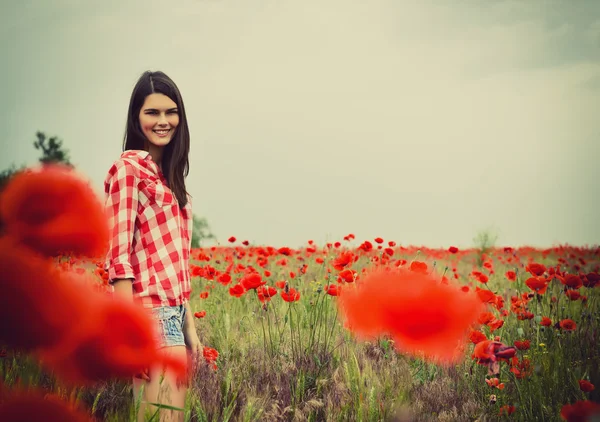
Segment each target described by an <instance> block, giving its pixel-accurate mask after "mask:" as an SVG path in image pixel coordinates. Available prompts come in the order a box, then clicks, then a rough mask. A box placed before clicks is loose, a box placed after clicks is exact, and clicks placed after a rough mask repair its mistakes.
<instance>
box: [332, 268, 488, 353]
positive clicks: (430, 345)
mask: <svg viewBox="0 0 600 422" xmlns="http://www.w3.org/2000/svg"><path fill="white" fill-rule="evenodd" d="M338 303H339V306H340V309H341V311H342V313H343V314H344V315H345V318H346V327H347V328H348V329H350V330H351V331H352V332H354V333H355V334H356V335H357V336H358V337H362V338H370V337H375V336H378V335H380V334H389V335H391V336H392V337H393V339H394V340H395V346H396V348H397V349H398V350H399V351H401V352H405V353H410V354H414V355H419V356H423V355H424V357H425V358H427V359H431V360H437V361H439V362H447V363H449V362H454V361H457V360H459V359H460V357H461V356H460V353H459V352H458V351H457V346H458V345H459V344H461V343H463V342H464V341H466V339H467V336H468V334H469V328H470V326H471V325H472V324H473V323H475V322H476V321H477V316H478V315H479V313H480V312H481V310H482V307H483V305H482V304H481V302H480V301H479V299H478V298H477V296H476V295H474V294H472V293H464V292H462V291H461V290H460V288H459V287H457V286H454V285H452V284H448V285H446V284H441V283H439V282H438V280H437V279H436V278H434V277H432V276H429V275H426V274H422V273H416V272H412V271H406V270H402V269H395V268H394V269H379V270H374V271H373V272H371V273H368V274H367V275H366V276H365V278H363V279H362V281H361V282H360V283H359V284H358V285H357V288H356V289H345V290H344V294H343V295H341V296H340V297H339V299H338Z"/></svg>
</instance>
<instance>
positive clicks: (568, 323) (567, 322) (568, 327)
mask: <svg viewBox="0 0 600 422" xmlns="http://www.w3.org/2000/svg"><path fill="white" fill-rule="evenodd" d="M559 325H560V328H562V329H563V330H565V331H575V329H576V328H577V324H575V321H573V320H572V319H563V320H562V321H561V322H560V323H559Z"/></svg>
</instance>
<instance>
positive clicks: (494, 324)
mask: <svg viewBox="0 0 600 422" xmlns="http://www.w3.org/2000/svg"><path fill="white" fill-rule="evenodd" d="M503 325H504V320H503V319H496V318H494V320H493V321H490V322H488V323H487V326H488V327H490V331H491V332H492V333H493V332H494V331H496V330H498V329H499V328H502V326H503Z"/></svg>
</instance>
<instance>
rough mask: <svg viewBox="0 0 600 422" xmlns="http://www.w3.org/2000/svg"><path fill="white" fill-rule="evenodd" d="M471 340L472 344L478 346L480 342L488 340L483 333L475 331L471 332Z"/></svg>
mask: <svg viewBox="0 0 600 422" xmlns="http://www.w3.org/2000/svg"><path fill="white" fill-rule="evenodd" d="M469 340H471V343H473V344H477V343H479V342H482V341H484V340H487V337H486V335H485V334H483V333H482V332H481V331H479V330H473V331H471V334H469Z"/></svg>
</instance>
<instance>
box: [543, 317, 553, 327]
mask: <svg viewBox="0 0 600 422" xmlns="http://www.w3.org/2000/svg"><path fill="white" fill-rule="evenodd" d="M540 325H542V326H544V327H550V326H551V325H552V320H551V319H550V318H548V317H546V316H545V317H542V320H541V321H540Z"/></svg>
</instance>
